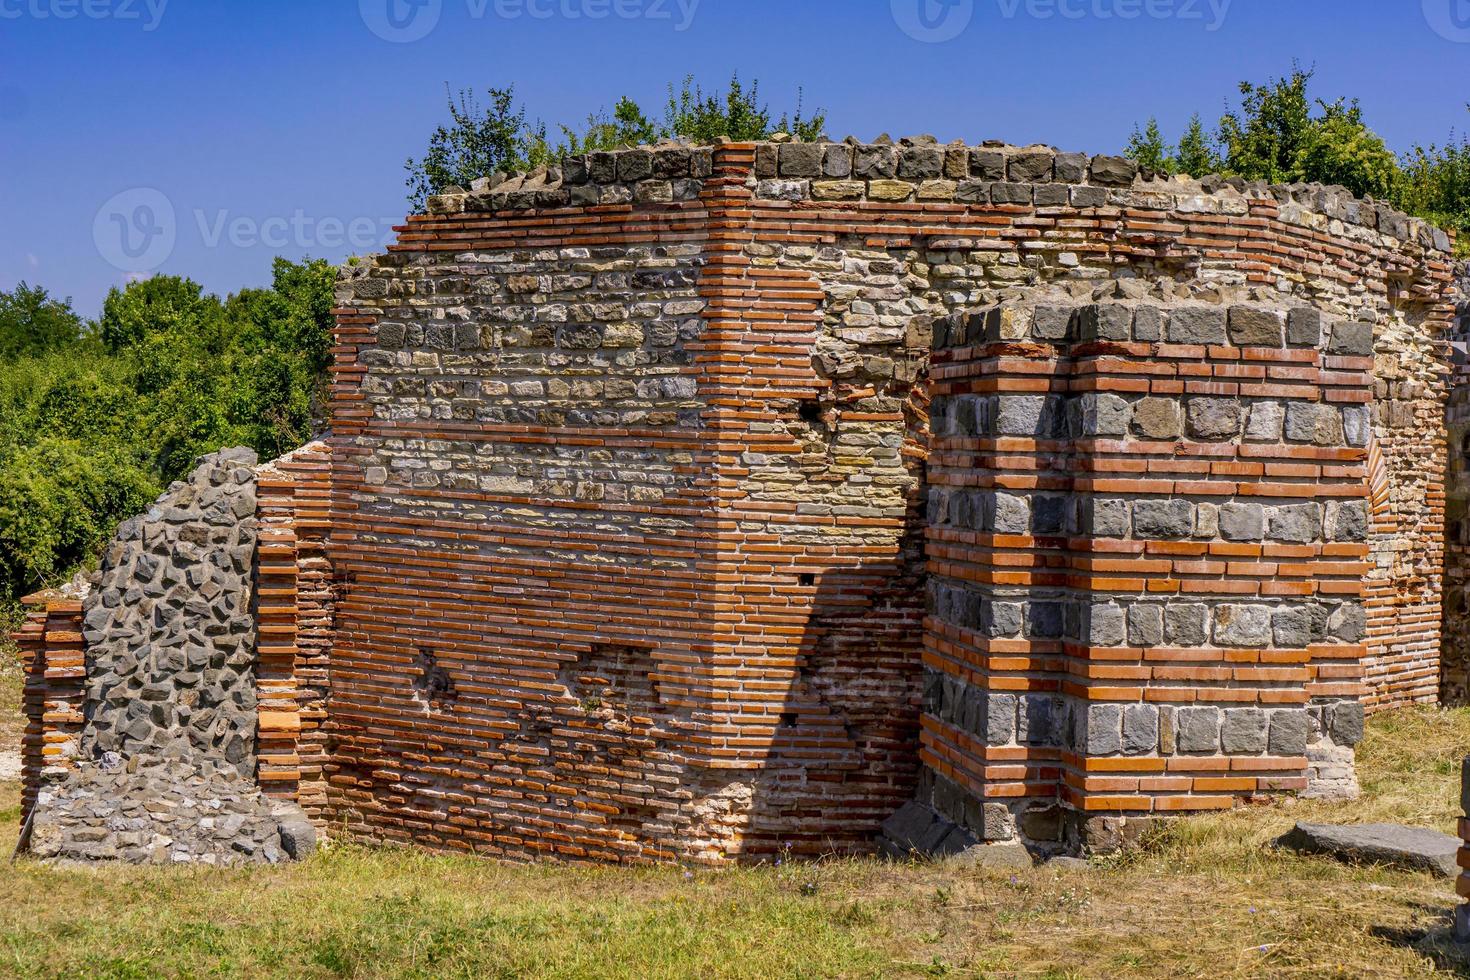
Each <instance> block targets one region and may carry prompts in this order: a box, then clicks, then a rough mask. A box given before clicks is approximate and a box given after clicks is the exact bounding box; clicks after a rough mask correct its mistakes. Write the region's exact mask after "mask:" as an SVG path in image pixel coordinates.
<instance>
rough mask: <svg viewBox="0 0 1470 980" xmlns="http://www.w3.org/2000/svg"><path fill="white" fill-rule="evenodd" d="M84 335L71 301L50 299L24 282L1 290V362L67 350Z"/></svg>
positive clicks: (38, 287) (36, 287)
mask: <svg viewBox="0 0 1470 980" xmlns="http://www.w3.org/2000/svg"><path fill="white" fill-rule="evenodd" d="M83 332H84V328H83V324H82V318H81V317H79V316H77V314H76V311H74V310H73V309H72V308H71V300H58V299H53V298H52V297H51V296H50V295H49V294H48V293H47V292H46V290H45V289H43V288H42V287H40V286H35V287H32V286H28V285H26V284H25V283H24V282H22V283H21V284H20V285H18V286H16V287H15V289H14V290H13V291H12V292H9V293H7V292H3V291H0V361H10V360H14V359H16V358H17V357H28V356H30V355H33V354H43V353H46V352H47V351H54V350H60V349H62V348H65V347H69V346H71V345H72V344H75V343H77V341H79V340H80V339H81V338H82V335H83Z"/></svg>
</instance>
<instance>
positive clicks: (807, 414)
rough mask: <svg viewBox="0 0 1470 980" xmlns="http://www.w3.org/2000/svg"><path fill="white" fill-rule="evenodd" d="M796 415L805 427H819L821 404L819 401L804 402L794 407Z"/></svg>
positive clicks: (820, 422)
mask: <svg viewBox="0 0 1470 980" xmlns="http://www.w3.org/2000/svg"><path fill="white" fill-rule="evenodd" d="M796 415H797V417H798V418H800V419H801V420H802V421H803V422H805V423H806V424H807V425H821V424H822V403H821V402H819V401H804V402H802V403H801V404H800V405H798V406H797V407H796Z"/></svg>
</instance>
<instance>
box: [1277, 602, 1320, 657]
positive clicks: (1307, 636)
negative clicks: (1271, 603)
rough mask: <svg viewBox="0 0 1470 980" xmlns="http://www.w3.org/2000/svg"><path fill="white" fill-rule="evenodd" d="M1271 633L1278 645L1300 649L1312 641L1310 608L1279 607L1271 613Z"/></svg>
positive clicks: (1284, 647) (1288, 648)
mask: <svg viewBox="0 0 1470 980" xmlns="http://www.w3.org/2000/svg"><path fill="white" fill-rule="evenodd" d="M1271 634H1272V638H1273V642H1274V643H1275V645H1276V646H1278V647H1281V648H1282V649H1286V650H1300V649H1302V648H1304V647H1306V646H1307V645H1308V644H1310V643H1311V642H1312V613H1311V610H1310V609H1305V608H1294V609H1292V608H1288V609H1278V610H1276V611H1275V612H1273V613H1272V614H1271Z"/></svg>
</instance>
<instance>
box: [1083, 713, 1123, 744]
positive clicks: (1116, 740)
mask: <svg viewBox="0 0 1470 980" xmlns="http://www.w3.org/2000/svg"><path fill="white" fill-rule="evenodd" d="M1086 718H1087V736H1086V737H1087V741H1086V746H1087V754H1088V755H1093V756H1103V755H1117V754H1118V753H1120V752H1122V751H1123V706H1122V705H1120V704H1090V705H1088V706H1087V714H1086Z"/></svg>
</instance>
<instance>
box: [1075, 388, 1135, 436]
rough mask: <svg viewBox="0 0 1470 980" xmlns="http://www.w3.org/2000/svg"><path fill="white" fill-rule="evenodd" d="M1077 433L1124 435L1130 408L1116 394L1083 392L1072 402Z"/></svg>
mask: <svg viewBox="0 0 1470 980" xmlns="http://www.w3.org/2000/svg"><path fill="white" fill-rule="evenodd" d="M1074 404H1075V405H1076V406H1077V413H1078V434H1079V435H1082V436H1126V435H1127V434H1128V420H1129V417H1130V416H1131V414H1132V409H1131V408H1130V407H1129V405H1128V403H1127V402H1126V401H1124V400H1123V399H1121V398H1119V397H1118V396H1117V395H1109V394H1093V393H1089V394H1085V395H1082V396H1081V397H1080V398H1078V399H1077V401H1076V402H1075V403H1074Z"/></svg>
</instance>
